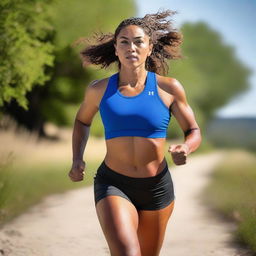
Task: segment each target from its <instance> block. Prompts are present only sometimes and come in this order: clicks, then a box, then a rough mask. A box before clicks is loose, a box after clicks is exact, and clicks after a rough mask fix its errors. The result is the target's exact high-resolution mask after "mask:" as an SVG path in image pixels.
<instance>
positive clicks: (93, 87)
mask: <svg viewBox="0 0 256 256" xmlns="http://www.w3.org/2000/svg"><path fill="white" fill-rule="evenodd" d="M108 80H109V77H107V78H103V79H100V80H93V81H92V82H90V83H89V85H88V86H87V87H86V90H87V91H91V92H99V91H101V90H103V89H104V88H106V87H107V84H108Z"/></svg>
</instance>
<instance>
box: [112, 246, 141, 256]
mask: <svg viewBox="0 0 256 256" xmlns="http://www.w3.org/2000/svg"><path fill="white" fill-rule="evenodd" d="M111 256H141V251H140V247H139V246H137V245H133V246H129V245H125V246H119V248H116V250H115V252H111Z"/></svg>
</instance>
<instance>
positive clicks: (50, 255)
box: [0, 153, 244, 256]
mask: <svg viewBox="0 0 256 256" xmlns="http://www.w3.org/2000/svg"><path fill="white" fill-rule="evenodd" d="M222 157H223V155H222V154H221V153H211V154H206V155H200V156H191V157H190V158H189V161H188V164H187V165H185V166H179V167H175V168H172V169H171V170H170V171H171V175H172V177H173V180H174V186H175V192H176V203H175V209H174V212H173V215H172V217H171V219H170V221H169V224H168V227H167V233H166V237H165V241H164V245H163V248H162V252H161V256H171V255H174V256H187V255H189V256H238V255H243V253H244V252H243V250H242V249H239V248H236V247H235V246H234V245H232V243H231V232H232V230H233V228H234V226H233V225H231V224H227V223H224V222H222V221H221V220H219V219H217V218H216V216H214V215H213V214H212V213H211V212H210V210H209V209H208V208H207V207H206V206H204V205H202V203H201V202H200V199H199V194H200V192H201V191H202V189H203V187H204V186H205V185H206V184H207V182H208V180H209V174H210V173H211V171H212V170H213V168H214V166H215V165H216V164H217V163H218V162H219V161H220V160H221V158H222ZM1 253H2V255H5V256H6V255H10V256H60V255H61V256H70V255H74V256H91V255H93V256H104V255H109V253H108V249H107V244H106V242H105V240H104V237H103V234H102V232H101V229H100V226H99V223H98V220H97V217H96V212H95V208H94V202H93V189H92V187H87V188H83V189H79V190H75V191H71V192H67V193H65V194H61V195H53V196H50V197H48V198H46V199H45V200H44V201H43V202H42V203H40V204H38V205H36V206H34V207H32V208H31V209H30V210H29V211H28V212H26V213H25V214H23V215H21V216H20V217H18V218H16V219H15V220H14V221H12V222H11V223H9V224H8V225H5V226H4V228H3V229H2V230H0V255H1Z"/></svg>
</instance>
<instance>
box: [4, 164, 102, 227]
mask: <svg viewBox="0 0 256 256" xmlns="http://www.w3.org/2000/svg"><path fill="white" fill-rule="evenodd" d="M98 164H99V163H96V162H91V163H90V162H88V163H87V168H86V175H85V179H84V181H82V182H72V181H71V180H70V179H69V177H68V172H69V169H70V163H61V164H60V163H58V164H56V163H46V164H45V165H40V166H37V165H35V164H34V165H31V166H23V167H20V168H17V167H14V165H12V164H11V163H0V226H1V225H3V224H4V223H6V222H8V221H10V220H11V219H13V218H14V217H16V216H18V215H19V214H21V213H22V212H24V211H25V210H27V209H28V208H29V207H30V206H32V205H34V204H36V203H38V202H39V201H40V200H41V199H42V198H44V197H45V196H47V195H50V194H53V193H62V192H65V191H67V190H69V189H75V188H81V187H84V186H86V185H88V184H92V182H93V176H94V173H95V172H96V168H97V167H98Z"/></svg>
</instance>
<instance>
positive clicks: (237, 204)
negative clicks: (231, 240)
mask: <svg viewBox="0 0 256 256" xmlns="http://www.w3.org/2000/svg"><path fill="white" fill-rule="evenodd" d="M255 167H256V157H255V155H254V154H252V153H249V152H245V151H230V152H229V153H227V154H226V159H225V160H224V161H223V162H222V163H221V164H220V165H219V166H218V168H217V169H216V170H215V172H213V175H212V180H211V183H210V184H209V186H207V188H206V189H205V193H204V196H203V199H204V200H205V201H206V202H207V203H208V204H209V205H211V207H212V208H213V209H215V210H217V212H218V213H221V215H222V216H225V217H226V218H228V219H230V220H233V221H235V222H236V223H237V230H236V232H235V234H234V237H235V239H236V241H238V242H240V243H242V244H244V245H246V246H248V247H249V248H250V249H251V250H252V251H253V252H254V253H256V169H255Z"/></svg>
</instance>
